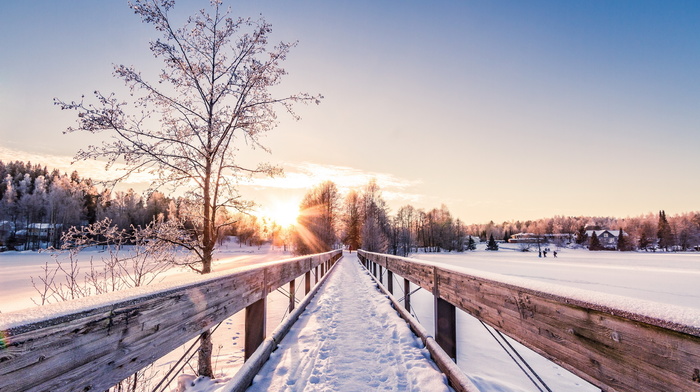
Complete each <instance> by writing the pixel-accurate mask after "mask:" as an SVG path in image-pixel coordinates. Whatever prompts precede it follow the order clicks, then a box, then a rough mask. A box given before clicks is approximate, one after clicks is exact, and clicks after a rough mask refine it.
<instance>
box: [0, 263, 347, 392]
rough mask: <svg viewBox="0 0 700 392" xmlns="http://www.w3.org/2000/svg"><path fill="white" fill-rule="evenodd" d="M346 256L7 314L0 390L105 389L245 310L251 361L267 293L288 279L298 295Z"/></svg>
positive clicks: (2, 324) (0, 335)
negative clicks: (299, 282)
mask: <svg viewBox="0 0 700 392" xmlns="http://www.w3.org/2000/svg"><path fill="white" fill-rule="evenodd" d="M341 256H342V252H341V251H340V250H336V251H332V252H327V253H322V254H318V255H313V256H306V257H299V258H294V259H289V260H282V261H278V262H271V263H263V264H261V265H260V266H254V267H244V268H241V269H240V270H236V271H234V272H231V273H223V274H211V275H204V276H201V277H197V278H196V279H194V280H195V282H193V283H189V284H183V285H180V286H179V287H177V288H169V287H164V288H163V289H162V290H160V291H157V290H155V291H154V290H152V289H149V291H148V292H147V293H146V294H143V292H142V291H140V290H143V289H142V288H136V289H132V290H125V291H123V292H119V298H121V299H119V300H116V301H115V300H114V297H113V296H112V297H110V296H98V297H90V298H86V299H84V300H85V301H81V303H85V304H87V305H81V306H74V305H71V303H61V304H55V305H53V306H52V305H49V306H46V307H42V308H35V309H34V310H32V311H31V312H28V313H31V314H36V312H37V309H40V312H41V315H40V316H39V317H33V318H30V317H26V318H23V317H22V314H21V312H20V313H18V312H15V313H10V314H0V391H88V390H90V391H104V390H106V389H108V388H110V387H111V386H113V385H115V384H116V383H118V382H120V381H121V380H123V379H125V378H127V377H129V376H130V375H132V374H134V373H135V372H137V371H138V370H140V369H142V368H144V367H146V366H147V365H149V364H151V363H153V362H154V361H156V360H157V359H159V358H161V357H162V356H164V355H166V354H167V353H169V352H171V351H172V350H174V349H176V348H177V347H179V346H181V345H183V344H185V343H186V342H187V341H189V340H191V339H192V338H194V337H196V336H198V335H199V334H200V333H202V332H203V331H205V330H207V329H209V328H210V327H212V326H213V325H215V324H217V323H219V322H221V321H223V320H225V319H226V318H228V317H230V316H232V315H233V314H235V313H237V312H239V311H241V310H243V309H245V310H246V321H245V329H246V333H245V336H246V337H245V339H246V341H245V354H246V359H247V357H248V356H249V355H250V354H252V353H253V352H254V351H255V349H256V348H257V347H258V346H259V345H260V343H261V342H262V341H263V340H264V339H265V311H266V309H265V308H266V305H265V304H266V297H267V294H268V293H270V292H272V291H274V290H276V289H278V288H279V287H281V286H283V285H285V284H289V285H290V292H291V293H294V292H295V288H294V287H293V285H294V284H295V282H296V278H297V277H300V276H302V275H304V276H305V285H306V287H305V289H306V290H305V291H306V293H308V292H309V291H310V288H311V285H312V283H311V280H312V270H313V271H314V272H315V274H314V275H315V279H316V282H318V280H319V277H320V276H323V275H324V274H325V273H326V272H327V271H328V269H329V268H330V266H331V265H332V264H333V263H334V262H335V261H337V260H338V259H339V258H340V257H341ZM289 306H290V309H293V308H294V298H293V297H290V305H289ZM71 308H73V309H78V310H72V311H71V310H70V309H71ZM18 314H19V316H18ZM23 320H26V321H23Z"/></svg>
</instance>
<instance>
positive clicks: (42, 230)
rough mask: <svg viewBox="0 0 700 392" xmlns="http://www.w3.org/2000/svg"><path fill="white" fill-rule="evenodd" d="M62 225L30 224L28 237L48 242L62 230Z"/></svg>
mask: <svg viewBox="0 0 700 392" xmlns="http://www.w3.org/2000/svg"><path fill="white" fill-rule="evenodd" d="M62 227H63V225H62V224H60V223H59V224H51V223H30V224H29V225H27V235H28V236H29V237H33V238H36V239H38V240H40V241H48V240H50V239H52V238H53V237H54V234H55V233H56V230H61V228H62Z"/></svg>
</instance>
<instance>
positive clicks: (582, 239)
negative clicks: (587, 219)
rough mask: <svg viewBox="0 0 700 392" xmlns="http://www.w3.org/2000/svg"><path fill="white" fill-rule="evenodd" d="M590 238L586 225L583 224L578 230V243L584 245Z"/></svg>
mask: <svg viewBox="0 0 700 392" xmlns="http://www.w3.org/2000/svg"><path fill="white" fill-rule="evenodd" d="M587 240H588V234H586V226H581V227H579V228H578V230H577V231H576V243H577V244H579V245H583V244H585V243H586V241H587Z"/></svg>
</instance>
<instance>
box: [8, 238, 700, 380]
mask: <svg viewBox="0 0 700 392" xmlns="http://www.w3.org/2000/svg"><path fill="white" fill-rule="evenodd" d="M92 252H94V254H93V256H98V255H99V251H98V250H94V251H92ZM287 257H290V255H289V254H288V253H284V252H282V251H281V250H273V249H270V248H269V247H263V248H261V249H257V248H247V247H242V248H241V247H239V246H238V245H237V244H235V243H229V244H228V246H226V247H224V248H223V249H222V250H221V251H219V253H218V255H217V258H218V259H219V260H218V261H217V264H216V267H215V270H216V271H221V270H224V269H227V268H235V267H238V266H243V265H249V264H253V263H257V262H263V261H271V260H279V259H283V258H287ZM413 257H414V258H418V259H421V260H426V261H431V262H438V263H443V264H446V265H451V266H454V268H460V269H461V268H468V269H472V270H478V271H484V272H486V273H497V274H502V275H503V277H504V279H516V278H517V279H526V280H529V281H531V282H534V283H535V284H543V285H544V284H546V285H556V286H562V287H569V288H574V289H583V290H590V291H592V292H595V293H598V294H597V295H601V293H602V294H610V295H616V296H624V297H628V298H629V300H630V301H632V302H634V301H635V300H646V301H655V302H660V303H663V304H670V305H676V306H682V307H688V308H691V309H693V310H694V311H697V310H698V309H700V254H698V253H644V252H626V253H620V252H589V251H585V250H570V249H560V250H559V254H558V257H557V258H553V257H552V256H551V253H550V254H548V257H547V258H538V257H537V252H520V251H519V247H515V246H512V245H508V244H502V245H501V250H499V251H497V252H487V251H485V250H483V247H479V249H478V250H477V251H475V252H465V253H419V254H415V255H413ZM46 260H49V261H50V257H49V256H48V255H47V254H37V253H35V252H6V253H0V271H1V274H0V311H2V312H3V313H6V312H9V311H14V310H20V309H24V308H28V307H32V306H35V305H34V304H33V303H32V302H31V300H30V297H35V298H36V293H35V291H34V289H33V288H32V285H31V282H30V281H29V276H37V275H40V274H41V266H43V264H44V262H45V261H46ZM182 274H191V272H186V271H182V270H172V271H169V272H168V273H167V274H166V275H165V276H164V278H165V279H166V280H167V281H169V280H171V279H172V280H173V281H175V280H178V279H182V276H183V275H182ZM184 276H186V275H184ZM538 282H539V283H538ZM299 287H303V284H302V283H301V282H298V283H297V288H299ZM411 302H412V304H413V306H414V308H415V313H416V315H417V317H418V319H419V321H420V322H421V323H422V324H423V325H424V326H425V327H426V329H428V330H429V331H430V332H432V328H433V323H432V317H433V315H432V306H433V302H432V296H431V295H430V294H429V293H426V292H424V290H419V291H418V292H417V293H415V294H414V295H413V296H412V299H411ZM287 303H288V302H287V299H286V298H284V297H283V296H282V294H280V293H272V294H271V295H270V296H269V298H268V312H269V314H268V320H269V321H268V328H269V331H268V333H269V332H271V330H272V329H274V328H275V326H276V325H277V324H278V323H279V321H280V320H281V319H282V318H283V317H284V315H285V312H286V306H287ZM340 305H342V304H338V306H340ZM241 313H242V312H241ZM457 320H458V321H457V322H458V361H457V363H458V365H459V366H460V367H461V368H462V369H464V370H465V372H466V373H467V374H468V375H469V376H470V377H471V378H472V380H473V381H474V382H475V384H477V385H478V386H479V388H480V389H481V390H482V391H485V392H491V391H499V392H505V391H510V392H522V391H537V390H538V389H537V388H536V387H535V386H534V385H532V383H531V382H530V381H529V380H528V379H527V378H526V376H525V375H523V373H522V372H521V371H520V370H519V369H518V368H517V366H516V365H515V364H514V363H513V362H512V361H511V359H510V358H509V357H508V356H507V354H506V353H504V352H503V351H502V350H501V348H500V347H499V346H498V344H497V343H496V342H495V341H494V340H493V338H492V337H491V336H490V335H489V334H488V332H486V330H485V329H484V327H483V326H482V325H481V324H480V323H478V322H477V321H475V320H474V319H472V318H471V317H469V316H468V315H466V314H463V313H461V312H458V319H457ZM242 335H243V315H242V314H238V315H235V316H233V317H232V318H230V319H229V320H227V321H226V322H224V323H223V324H222V325H221V327H220V328H219V330H218V331H217V333H216V334H215V335H214V336H215V342H214V352H215V355H216V357H215V359H214V361H215V367H216V371H217V374H220V375H221V381H223V380H226V379H227V378H228V377H230V376H231V375H232V374H233V372H235V370H236V369H237V368H238V367H240V365H241V363H242V345H243V336H242ZM352 338H353V337H348V339H352ZM355 338H356V339H357V341H363V339H364V338H363V337H361V336H358V337H355ZM516 347H517V348H518V350H519V351H520V353H521V354H522V355H523V357H524V358H525V359H526V360H527V361H528V362H529V363H530V365H531V366H532V367H533V368H534V369H535V371H536V372H537V373H538V374H539V375H540V376H541V377H542V378H543V379H544V381H545V382H546V383H547V384H548V386H549V387H550V388H551V389H552V390H555V391H586V392H588V391H591V392H592V391H598V389H597V388H595V387H593V386H591V385H590V384H587V383H586V382H584V381H582V380H580V379H578V378H577V377H575V376H573V375H571V374H570V373H568V372H566V371H564V370H563V369H561V368H559V367H558V366H556V365H554V364H552V363H551V362H549V361H546V360H545V359H543V358H541V357H539V356H538V355H537V354H534V353H532V352H530V351H529V350H527V349H525V348H524V347H522V346H518V345H517V344H516ZM183 351H184V349H179V350H176V352H175V353H173V354H172V355H170V356H169V357H167V358H165V359H164V360H162V361H161V362H160V363H159V364H158V365H157V367H156V370H157V371H159V372H161V374H162V373H164V372H165V369H167V366H168V365H169V364H170V363H173V362H174V361H175V360H176V359H177V357H179V355H180V354H181V353H182V352H183ZM299 363H301V362H299ZM347 366H353V364H348V365H347ZM357 366H360V365H359V364H358V365H357ZM291 370H294V369H291ZM291 370H290V371H291ZM185 372H186V373H192V372H193V370H192V369H189V368H186V369H185ZM182 380H183V382H184V381H186V380H190V379H189V378H187V377H183V379H182ZM187 384H190V383H189V382H187ZM212 384H213V383H209V382H200V383H198V384H197V386H196V387H195V388H188V390H190V391H195V390H196V391H208V390H212V388H213V386H212Z"/></svg>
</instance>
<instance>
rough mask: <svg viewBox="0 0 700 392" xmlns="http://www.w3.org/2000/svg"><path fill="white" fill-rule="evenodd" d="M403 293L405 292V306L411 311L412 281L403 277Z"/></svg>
mask: <svg viewBox="0 0 700 392" xmlns="http://www.w3.org/2000/svg"><path fill="white" fill-rule="evenodd" d="M403 293H404V297H403V298H404V299H403V306H404V307H405V308H406V310H408V311H409V312H410V311H411V281H410V280H408V279H406V278H403Z"/></svg>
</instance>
